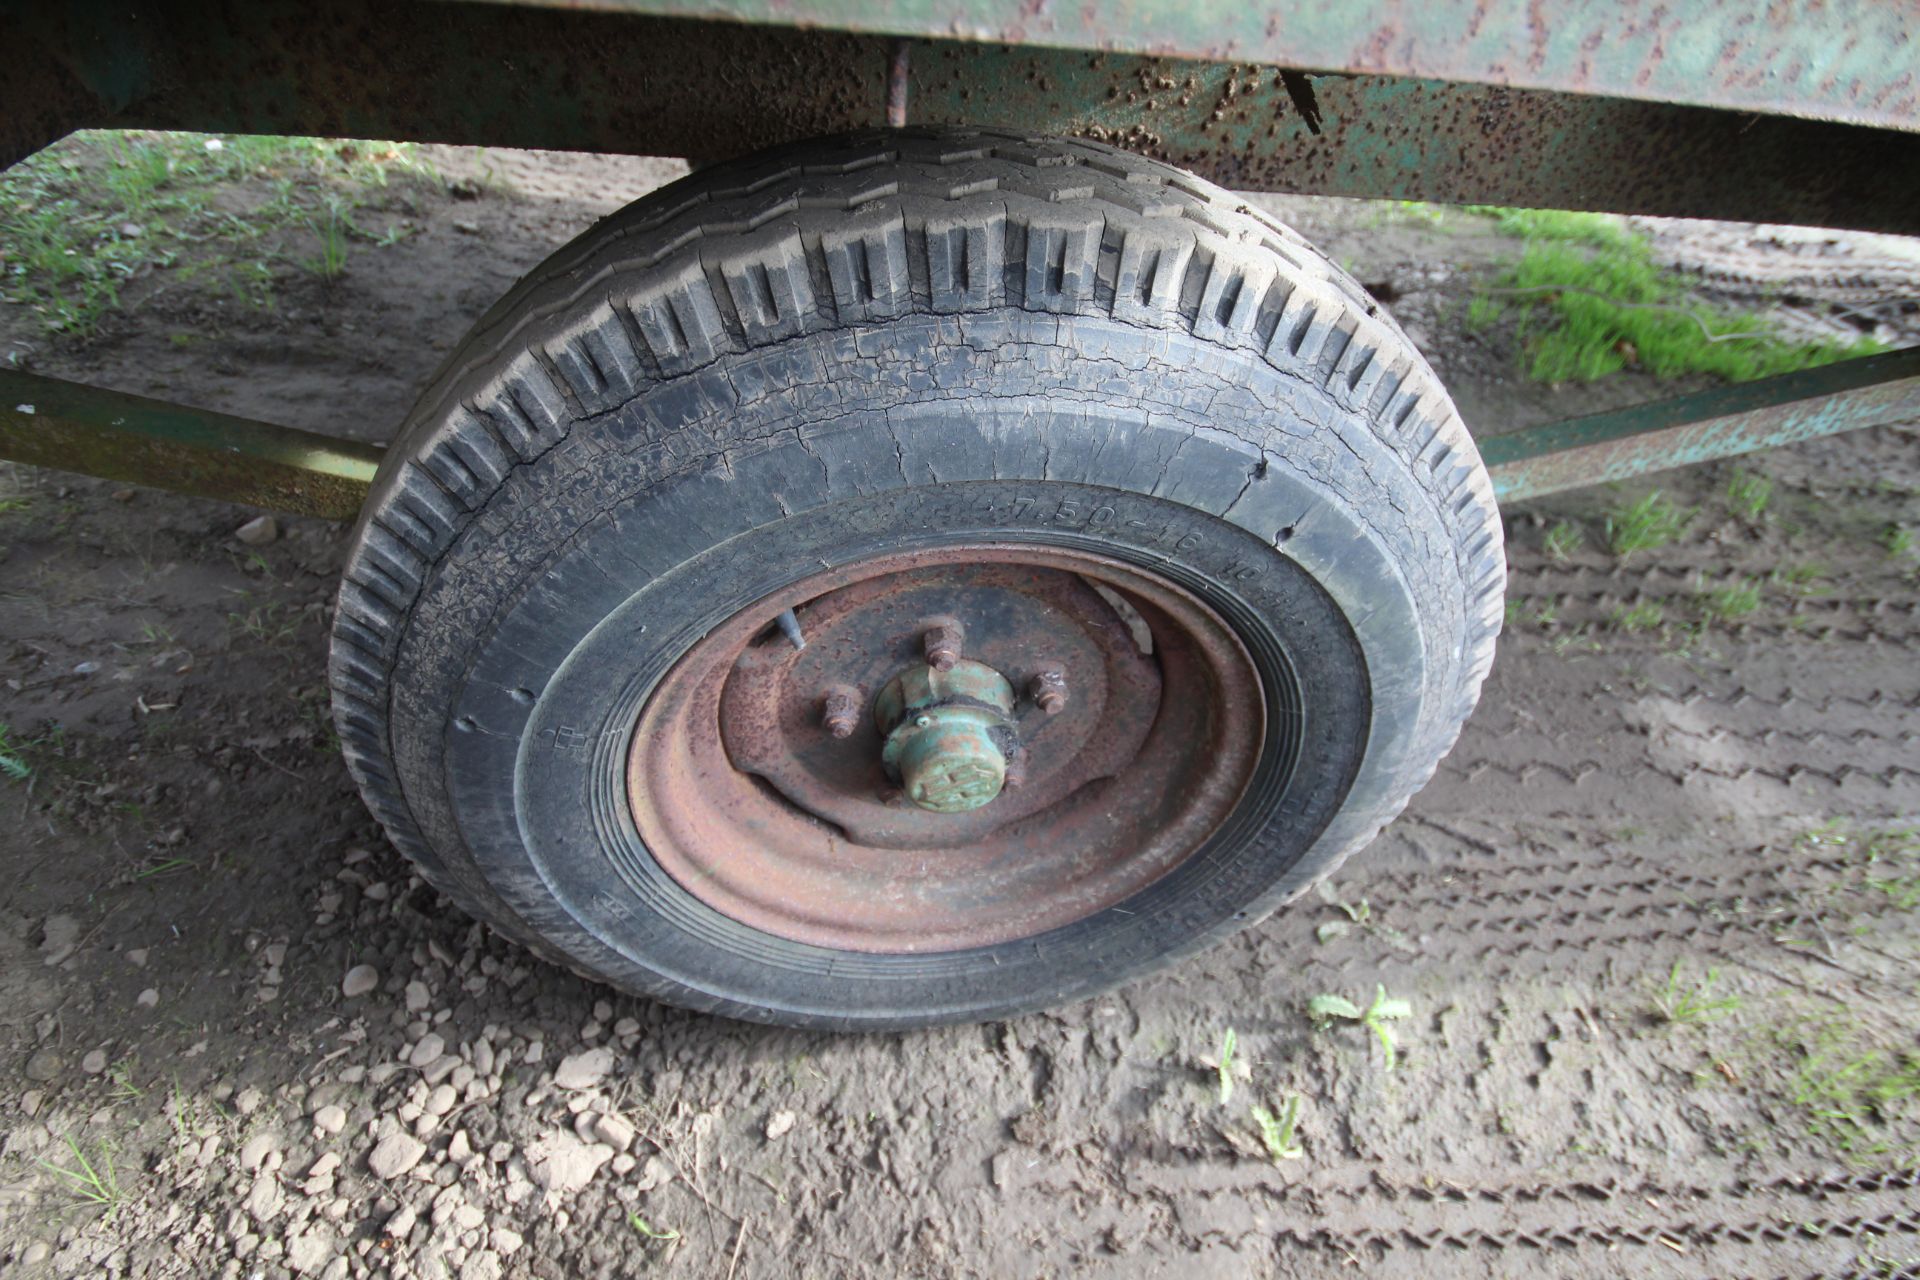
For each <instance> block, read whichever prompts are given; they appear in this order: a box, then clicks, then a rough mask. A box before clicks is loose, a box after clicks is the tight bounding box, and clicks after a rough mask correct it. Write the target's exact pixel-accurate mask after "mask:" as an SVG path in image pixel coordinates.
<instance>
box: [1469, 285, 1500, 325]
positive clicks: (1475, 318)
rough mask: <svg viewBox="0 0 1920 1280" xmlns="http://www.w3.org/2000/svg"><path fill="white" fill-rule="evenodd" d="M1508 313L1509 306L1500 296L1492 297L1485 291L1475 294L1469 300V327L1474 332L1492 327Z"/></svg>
mask: <svg viewBox="0 0 1920 1280" xmlns="http://www.w3.org/2000/svg"><path fill="white" fill-rule="evenodd" d="M1506 314H1507V306H1506V304H1505V303H1504V302H1501V301H1500V300H1499V299H1498V298H1490V297H1488V296H1487V295H1486V294H1484V293H1481V294H1475V295H1474V296H1473V297H1472V298H1470V299H1468V300H1467V329H1468V331H1469V332H1472V333H1479V332H1480V331H1482V330H1484V329H1490V328H1492V327H1493V326H1494V325H1495V324H1497V323H1499V321H1500V317H1502V316H1504V315H1506Z"/></svg>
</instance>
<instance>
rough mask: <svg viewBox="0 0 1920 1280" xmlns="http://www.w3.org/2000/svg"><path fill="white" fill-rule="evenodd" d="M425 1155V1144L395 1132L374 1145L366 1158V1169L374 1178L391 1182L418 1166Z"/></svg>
mask: <svg viewBox="0 0 1920 1280" xmlns="http://www.w3.org/2000/svg"><path fill="white" fill-rule="evenodd" d="M426 1154H427V1144H426V1143H424V1142H422V1141H420V1140H419V1139H418V1138H416V1137H414V1136H413V1135H412V1134H410V1133H403V1132H400V1131H398V1130H396V1131H394V1132H392V1133H389V1134H387V1136H386V1137H384V1138H382V1139H380V1141H379V1142H377V1143H375V1144H374V1148H373V1152H372V1154H370V1155H368V1156H367V1168H369V1169H371V1170H372V1171H373V1173H374V1176H375V1177H380V1178H385V1179H387V1180H388V1181H392V1180H393V1179H394V1178H398V1177H400V1176H402V1175H404V1174H405V1173H407V1172H408V1171H409V1170H411V1169H412V1168H413V1167H414V1166H415V1165H417V1164H419V1163H420V1160H421V1157H423V1156H425V1155H426Z"/></svg>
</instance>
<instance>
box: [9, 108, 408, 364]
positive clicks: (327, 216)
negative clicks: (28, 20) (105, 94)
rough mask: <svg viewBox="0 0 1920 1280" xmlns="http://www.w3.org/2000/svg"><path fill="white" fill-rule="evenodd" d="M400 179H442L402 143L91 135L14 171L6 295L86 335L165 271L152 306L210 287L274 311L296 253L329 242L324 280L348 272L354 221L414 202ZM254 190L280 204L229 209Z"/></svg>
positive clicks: (393, 231) (63, 329)
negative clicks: (169, 295) (135, 287)
mask: <svg viewBox="0 0 1920 1280" xmlns="http://www.w3.org/2000/svg"><path fill="white" fill-rule="evenodd" d="M393 173H406V174H417V175H421V176H430V175H431V170H430V169H429V168H428V167H427V166H425V165H424V164H422V163H420V162H419V161H418V160H417V159H416V158H415V156H414V153H413V150H412V148H410V147H396V146H394V145H392V144H390V143H366V142H355V141H352V140H347V139H341V140H334V139H315V138H245V137H237V138H229V139H219V138H210V137H207V136H206V135H203V134H186V133H152V132H113V131H99V130H83V131H81V132H79V133H76V134H73V135H71V136H70V137H68V138H66V139H63V140H62V141H61V142H59V143H57V144H55V145H54V146H52V147H49V148H47V149H46V150H45V151H42V152H40V153H39V154H37V155H34V156H31V157H29V158H28V159H27V160H25V161H22V162H21V163H20V164H17V165H15V166H14V167H13V168H11V169H9V170H7V171H6V172H5V173H4V174H0V296H4V297H5V298H6V299H7V300H8V301H11V302H14V303H16V304H18V305H21V306H23V307H25V308H27V309H28V310H29V311H31V312H33V313H34V314H36V315H37V316H39V318H40V322H41V324H42V326H43V327H44V328H46V329H47V330H49V331H50V332H56V333H63V334H67V335H71V336H79V337H84V336H86V335H88V334H91V333H93V332H94V331H95V330H96V329H97V328H98V326H99V324H100V322H101V321H102V320H103V319H104V318H105V317H106V316H107V315H108V314H110V313H112V312H115V311H119V310H123V309H125V308H126V307H127V306H129V305H132V302H130V300H129V298H128V296H127V295H126V293H125V290H126V287H127V286H128V284H129V283H130V282H132V281H134V280H148V281H154V280H157V279H160V278H161V277H159V276H156V274H155V273H156V271H161V270H164V271H165V276H164V279H165V281H166V283H165V284H164V285H158V286H151V287H150V286H142V288H143V293H142V295H141V296H145V293H146V292H150V291H151V288H153V287H159V288H169V289H178V288H180V287H182V286H194V285H200V286H201V287H203V288H206V289H208V290H209V291H211V292H214V293H219V292H221V291H225V292H228V293H230V294H231V295H232V296H234V297H235V298H237V299H240V300H242V301H244V302H246V303H247V304H249V305H252V306H256V307H258V306H270V305H271V304H272V297H273V291H272V279H273V275H274V271H275V265H274V264H276V263H280V262H284V260H285V256H284V255H285V247H284V246H285V244H286V242H287V241H288V240H290V239H293V238H296V237H297V236H298V235H299V234H300V233H302V232H303V231H304V230H307V229H312V230H315V231H318V232H319V234H320V235H321V238H322V251H321V255H320V258H319V259H318V260H317V262H316V264H315V269H316V270H318V271H321V272H322V273H323V274H325V273H326V268H327V267H328V266H329V264H331V266H332V267H333V268H335V270H334V271H333V273H332V274H334V275H337V274H338V271H339V270H343V269H344V267H345V250H346V241H347V238H348V237H349V236H352V235H360V234H362V233H360V232H359V230H358V228H356V227H355V226H354V225H353V221H352V214H353V211H354V210H355V209H358V208H360V207H363V206H364V205H366V204H367V203H368V202H369V201H371V200H374V199H375V198H376V197H377V198H379V199H381V200H382V201H383V202H384V203H388V204H391V203H393V202H394V201H395V200H396V199H399V200H404V199H405V197H404V196H400V197H393V196H378V193H379V192H380V191H381V190H382V188H384V187H385V186H386V185H387V182H388V180H389V176H390V175H391V174H393ZM242 180H246V181H249V182H251V183H253V184H255V190H256V191H259V190H261V189H264V193H265V195H266V199H264V200H263V201H261V202H259V203H257V204H255V205H253V206H252V207H250V208H249V209H248V210H247V212H246V214H245V216H244V217H243V216H241V215H239V214H236V213H234V212H232V211H231V210H229V209H226V208H223V207H221V204H220V202H219V201H217V200H216V199H215V195H216V193H217V191H218V189H219V187H220V186H221V185H222V184H231V183H234V182H238V181H242ZM401 234H404V232H403V231H401V230H399V229H398V228H390V229H389V230H388V232H387V233H386V234H384V235H381V236H373V235H364V236H363V238H365V239H369V240H372V241H374V242H375V243H392V242H393V240H395V239H397V238H398V237H399V235H401ZM328 278H331V276H329V277H328ZM135 301H137V299H136V300H135Z"/></svg>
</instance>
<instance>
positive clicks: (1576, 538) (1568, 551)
mask: <svg viewBox="0 0 1920 1280" xmlns="http://www.w3.org/2000/svg"><path fill="white" fill-rule="evenodd" d="M1586 540H1587V535H1586V532H1585V531H1584V530H1582V529H1581V528H1580V526H1579V525H1577V524H1574V523H1573V522H1572V521H1570V520H1562V521H1559V522H1558V523H1557V524H1555V525H1554V526H1553V528H1551V529H1549V530H1547V537H1546V541H1545V542H1544V543H1542V546H1543V547H1544V548H1545V550H1546V553H1547V554H1548V555H1549V556H1551V557H1552V558H1553V559H1554V560H1555V561H1556V562H1558V563H1562V564H1564V563H1565V562H1566V561H1567V558H1568V557H1570V556H1571V555H1573V553H1574V552H1576V551H1578V550H1579V549H1580V547H1581V545H1582V544H1583V543H1585V542H1586Z"/></svg>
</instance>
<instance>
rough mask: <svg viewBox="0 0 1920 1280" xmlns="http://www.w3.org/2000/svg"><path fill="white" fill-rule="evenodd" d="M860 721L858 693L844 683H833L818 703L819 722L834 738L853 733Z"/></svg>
mask: <svg viewBox="0 0 1920 1280" xmlns="http://www.w3.org/2000/svg"><path fill="white" fill-rule="evenodd" d="M859 723H860V695H859V693H857V692H856V691H854V690H853V689H850V688H848V687H847V686H846V685H844V684H837V685H834V686H833V687H832V688H831V689H828V690H827V695H826V697H825V698H823V699H822V700H821V704H820V724H821V727H822V728H824V729H825V730H826V731H827V732H828V733H830V734H832V735H833V736H834V737H836V738H847V737H851V736H852V735H853V730H854V726H856V725H858V724H859Z"/></svg>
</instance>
